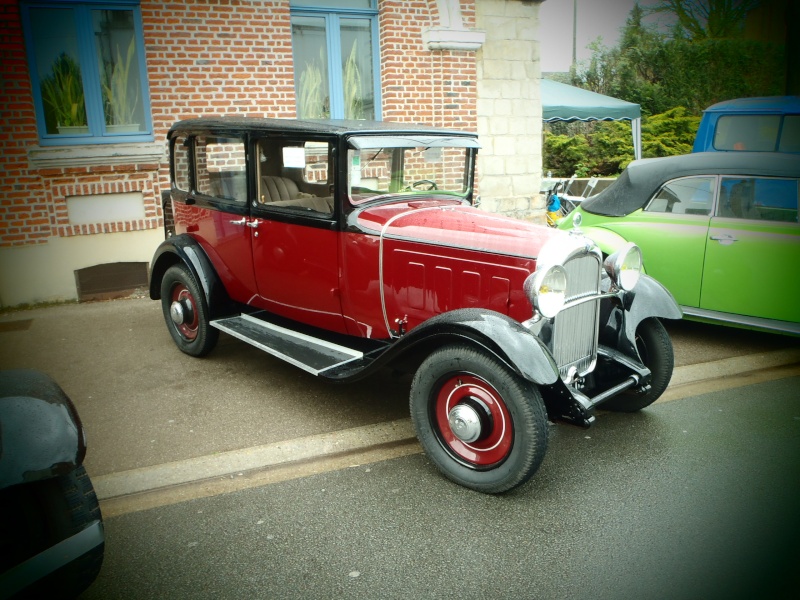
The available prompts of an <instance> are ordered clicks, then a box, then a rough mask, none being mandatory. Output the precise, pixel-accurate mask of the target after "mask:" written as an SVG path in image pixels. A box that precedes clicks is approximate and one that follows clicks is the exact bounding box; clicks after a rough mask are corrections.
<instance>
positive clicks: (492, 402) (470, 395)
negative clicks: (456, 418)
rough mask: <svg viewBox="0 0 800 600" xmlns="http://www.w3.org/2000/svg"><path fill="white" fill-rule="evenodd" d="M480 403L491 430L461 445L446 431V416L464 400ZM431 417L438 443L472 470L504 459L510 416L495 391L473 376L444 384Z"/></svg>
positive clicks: (510, 432) (508, 447) (510, 435)
mask: <svg viewBox="0 0 800 600" xmlns="http://www.w3.org/2000/svg"><path fill="white" fill-rule="evenodd" d="M475 398H477V399H478V400H480V401H481V402H482V403H483V404H484V405H485V406H486V408H487V409H488V411H489V413H490V415H491V427H490V428H489V430H488V431H486V432H484V435H483V436H482V437H481V439H479V440H477V441H475V442H470V443H467V442H464V441H462V440H461V439H459V438H458V437H457V436H456V435H455V434H454V433H453V431H452V429H451V428H450V422H449V421H448V415H449V413H450V411H451V410H452V409H453V408H454V407H455V406H457V405H458V404H459V403H461V402H463V401H464V400H467V399H475ZM434 401H435V405H434V417H435V419H436V425H437V427H438V431H439V435H440V438H441V440H442V441H443V442H444V444H445V445H446V446H447V448H448V449H449V450H450V452H451V453H453V454H454V455H455V456H456V457H457V458H459V459H461V460H463V461H466V462H467V463H469V464H470V465H472V466H475V467H490V466H492V465H496V464H498V463H500V462H502V461H503V460H505V459H506V458H507V457H508V454H509V453H510V452H511V446H512V443H513V441H514V427H513V423H512V421H511V415H510V414H509V412H508V408H506V405H505V402H503V398H502V397H501V396H500V394H499V392H498V391H497V390H496V389H495V388H494V387H493V386H492V385H490V384H489V383H487V382H486V381H484V380H483V379H481V378H480V377H476V376H474V375H466V374H461V375H454V376H452V377H450V378H448V379H447V380H445V381H444V383H443V384H442V386H441V387H440V388H439V391H438V392H437V395H436V398H435V400H434Z"/></svg>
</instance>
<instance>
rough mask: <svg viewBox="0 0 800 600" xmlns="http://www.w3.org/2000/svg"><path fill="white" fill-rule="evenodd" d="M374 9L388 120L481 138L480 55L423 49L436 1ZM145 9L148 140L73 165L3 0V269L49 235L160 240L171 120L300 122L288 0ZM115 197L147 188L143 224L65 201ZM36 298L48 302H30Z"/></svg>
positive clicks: (198, 0)
mask: <svg viewBox="0 0 800 600" xmlns="http://www.w3.org/2000/svg"><path fill="white" fill-rule="evenodd" d="M460 8H461V11H462V14H461V18H462V21H463V26H464V27H466V28H473V27H475V21H476V15H475V0H462V1H461V2H460ZM378 9H379V40H377V43H378V44H379V52H380V63H381V73H380V77H381V88H382V91H381V93H382V112H383V118H384V119H386V120H394V121H401V122H409V123H421V124H427V125H435V126H440V127H452V128H457V129H463V130H469V131H476V130H477V128H478V126H477V76H478V71H477V64H476V54H475V52H474V51H458V50H433V51H432V50H429V49H428V48H427V47H426V46H425V44H424V43H423V38H422V32H423V29H425V28H430V27H436V26H438V25H439V24H440V20H439V14H438V3H437V2H436V1H435V0H402V1H401V0H379V2H378ZM141 14H142V22H143V30H144V42H145V56H146V64H147V80H148V85H149V96H150V103H151V115H152V120H153V129H154V143H152V144H150V145H149V149H148V151H147V152H144V153H142V152H139V153H138V154H137V152H133V151H132V150H131V149H132V148H133V146H132V145H128V144H119V145H115V146H114V147H113V148H112V152H111V154H113V155H114V159H113V160H108V161H103V160H102V159H99V160H98V159H97V157H96V156H95V158H94V159H91V160H86V161H81V160H77V161H76V160H74V155H75V153H78V154H80V153H81V152H84V153H86V154H87V155H89V156H91V155H92V153H93V152H95V151H96V149H97V148H98V147H97V146H85V147H75V146H71V147H69V152H68V153H67V154H70V153H71V155H72V156H73V159H71V160H61V158H60V157H61V156H62V154H59V152H60V151H61V150H65V149H67V147H52V146H51V147H48V148H39V147H38V136H37V130H36V120H35V114H34V105H33V98H32V95H31V88H30V76H29V73H28V68H27V58H26V54H25V50H24V41H23V34H22V28H21V22H20V14H19V7H18V2H17V0H0V93H1V94H2V96H1V97H2V100H3V101H2V102H0V263H2V264H6V265H7V264H11V263H13V261H14V260H16V258H15V256H16V255H15V254H13V252H14V251H15V249H20V248H25V247H31V246H39V247H44V246H45V245H46V244H47V243H48V241H49V240H53V239H62V238H72V239H75V238H78V237H80V236H98V235H103V234H106V233H119V232H145V231H150V232H152V233H154V234H156V233H158V234H160V232H161V231H162V228H163V226H164V215H163V212H162V207H161V198H162V191H164V190H167V189H168V187H169V171H168V165H167V162H166V160H165V156H166V155H165V153H164V152H163V150H164V140H165V134H166V132H167V131H168V129H169V127H170V126H171V125H172V124H173V123H174V122H175V121H178V120H180V119H185V118H191V117H196V116H201V115H202V116H208V115H239V116H255V117H288V118H291V117H294V116H295V97H294V68H293V64H292V43H291V42H292V40H291V25H290V8H289V0H274V1H268V0H259V1H256V0H183V1H181V2H178V1H174V2H163V1H156V0H142V2H141ZM133 149H134V150H135V148H133ZM117 150H119V152H117ZM106 152H107V153H109V150H108V146H106ZM40 154H41V155H44V156H45V159H44V160H40V159H39V158H37V157H38V156H39V155H40ZM143 155H144V157H143ZM120 157H122V158H120ZM119 192H141V193H142V195H143V198H144V204H145V206H144V209H145V218H144V219H138V220H136V221H131V222H119V223H107V222H98V223H94V224H91V223H90V224H81V225H72V224H70V222H69V217H68V212H67V199H68V198H69V197H70V196H73V195H76V196H82V195H94V194H107V193H119ZM152 250H153V249H152V248H149V247H148V248H141V249H139V250H138V252H139V253H140V254H141V255H142V258H141V259H139V258H137V259H136V260H149V257H150V255H151V254H152ZM4 252H5V254H2V253H4ZM96 260H97V263H101V262H103V257H102V256H97V258H96ZM131 260H133V259H131ZM9 261H11V263H10V262H9ZM86 266H87V265H86V264H81V265H77V266H75V267H74V268H75V269H78V268H84V267H86ZM34 269H35V267H34ZM29 270H30V269H29ZM14 285H15V284H14V283H13V282H9V281H7V280H6V279H4V278H3V277H2V276H0V304H3V302H5V298H4V297H3V286H5V289H8V288H9V287H14ZM40 299H48V298H31V301H38V300H40Z"/></svg>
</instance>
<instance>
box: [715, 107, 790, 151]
mask: <svg viewBox="0 0 800 600" xmlns="http://www.w3.org/2000/svg"><path fill="white" fill-rule="evenodd" d="M780 126H781V115H723V116H721V117H720V118H719V120H718V121H717V130H716V131H715V132H714V148H715V149H716V150H745V151H747V152H774V151H775V148H776V146H777V145H778V132H779V131H780Z"/></svg>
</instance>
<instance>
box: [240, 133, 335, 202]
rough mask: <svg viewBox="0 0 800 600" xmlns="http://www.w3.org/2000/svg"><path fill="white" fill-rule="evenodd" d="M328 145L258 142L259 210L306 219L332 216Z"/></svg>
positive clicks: (319, 142) (280, 141)
mask: <svg viewBox="0 0 800 600" xmlns="http://www.w3.org/2000/svg"><path fill="white" fill-rule="evenodd" d="M331 163H332V161H331V147H330V144H329V143H328V142H322V141H312V140H305V141H303V140H299V141H293V140H285V139H278V140H276V139H272V138H267V139H264V140H261V141H259V142H258V195H257V201H256V202H255V203H254V204H255V206H257V207H259V208H264V209H267V210H274V211H277V212H284V213H296V214H306V215H309V216H326V217H330V216H332V215H333V185H332V183H333V171H332V164H331Z"/></svg>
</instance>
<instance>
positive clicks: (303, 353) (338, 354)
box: [211, 314, 364, 375]
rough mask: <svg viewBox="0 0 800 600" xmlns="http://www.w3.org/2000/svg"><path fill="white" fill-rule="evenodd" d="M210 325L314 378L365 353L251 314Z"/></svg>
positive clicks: (358, 358)
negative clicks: (306, 372) (298, 368)
mask: <svg viewBox="0 0 800 600" xmlns="http://www.w3.org/2000/svg"><path fill="white" fill-rule="evenodd" d="M211 326H212V327H216V328H217V329H219V330H220V331H224V332H225V333H227V334H230V335H232V336H233V337H235V338H238V339H240V340H242V341H243V342H247V343H248V344H250V345H252V346H255V347H256V348H259V349H261V350H263V351H264V352H267V353H268V354H271V355H272V356H275V357H277V358H280V359H283V360H285V361H286V362H288V363H290V364H293V365H294V366H296V367H300V368H301V369H303V370H304V371H308V372H309V373H311V374H313V375H320V374H321V373H323V372H324V371H327V370H328V369H332V368H334V367H339V366H341V365H343V364H345V363H348V362H350V361H353V360H360V359H361V358H363V357H364V353H363V352H360V351H358V350H353V349H352V348H347V347H345V346H340V345H338V344H334V343H332V342H328V341H326V340H322V339H319V338H315V337H312V336H310V335H306V334H304V333H299V332H297V331H293V330H291V329H287V328H285V327H281V326H279V325H275V324H274V323H269V322H268V321H264V320H262V319H259V318H257V317H254V316H252V315H246V314H242V315H239V316H236V317H226V318H224V319H218V320H216V321H211Z"/></svg>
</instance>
